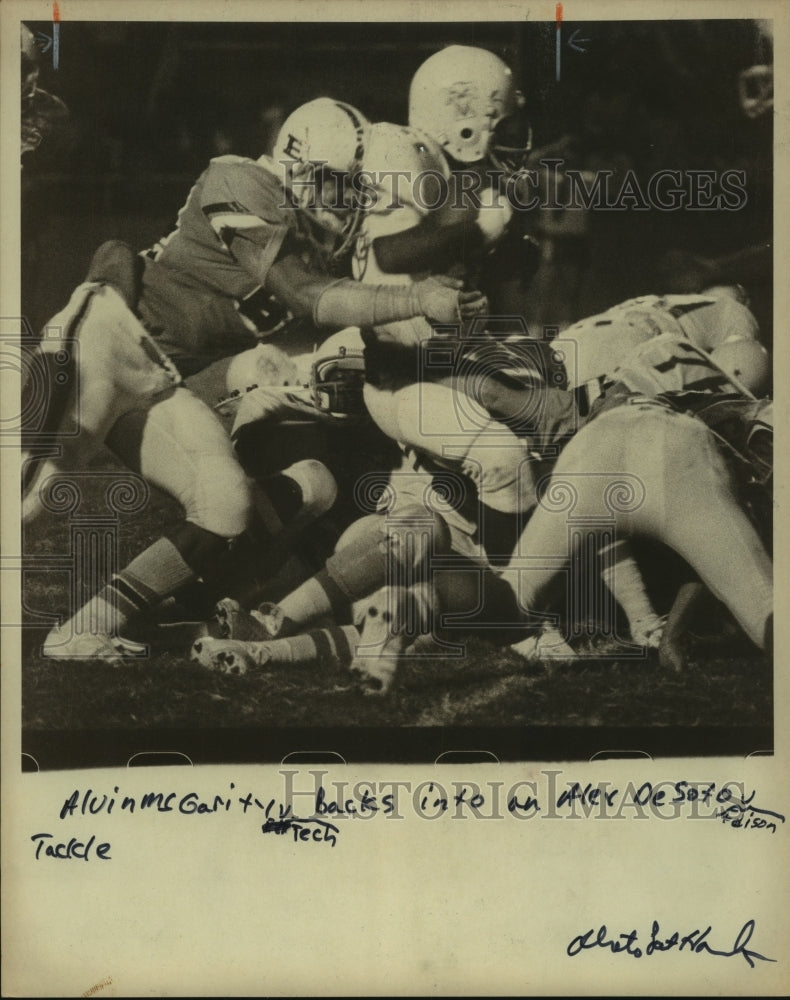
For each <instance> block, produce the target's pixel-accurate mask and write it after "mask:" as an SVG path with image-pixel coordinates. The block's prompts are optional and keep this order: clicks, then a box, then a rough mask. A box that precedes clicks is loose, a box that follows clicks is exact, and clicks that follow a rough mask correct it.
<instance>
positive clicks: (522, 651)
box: [510, 625, 576, 663]
mask: <svg viewBox="0 0 790 1000" xmlns="http://www.w3.org/2000/svg"><path fill="white" fill-rule="evenodd" d="M510 648H511V649H512V650H513V652H514V653H518V655H519V656H521V657H523V659H525V660H527V661H529V662H530V663H536V662H542V661H543V660H552V661H562V662H567V661H569V660H575V659H576V653H575V652H574V650H573V648H572V647H571V646H569V645H568V643H567V642H566V641H565V639H564V638H563V636H562V633H561V632H560V631H559V629H558V628H557V627H556V626H555V625H544V626H543V628H542V629H541V630H540V631H539V632H536V633H535V634H534V635H530V636H527V638H526V639H522V640H521V641H520V642H516V643H513V645H512V646H511V647H510Z"/></svg>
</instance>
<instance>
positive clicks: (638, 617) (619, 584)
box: [600, 538, 659, 636]
mask: <svg viewBox="0 0 790 1000" xmlns="http://www.w3.org/2000/svg"><path fill="white" fill-rule="evenodd" d="M600 556H601V563H602V566H601V576H602V578H603V581H604V583H605V584H606V587H607V589H608V590H609V592H610V593H611V595H612V596H613V597H614V599H615V600H616V601H617V603H618V604H619V605H620V607H621V608H622V609H623V611H624V612H625V615H626V617H627V618H628V624H629V626H630V629H631V633H632V635H634V636H635V634H636V633H637V632H638V631H639V630H640V626H641V627H644V626H645V625H646V624H649V625H652V624H654V623H656V622H657V621H658V620H659V616H658V614H656V611H655V609H654V608H653V605H652V603H651V601H650V598H649V597H648V595H647V591H646V589H645V583H644V580H643V578H642V573H641V571H640V569H639V566H638V565H637V563H636V560H635V559H634V557H633V555H632V554H631V546H630V545H629V543H628V541H627V540H626V539H625V538H621V539H618V540H617V541H615V542H612V543H611V544H610V545H604V546H603V547H602V548H601V550H600Z"/></svg>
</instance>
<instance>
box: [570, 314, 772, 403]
mask: <svg viewBox="0 0 790 1000" xmlns="http://www.w3.org/2000/svg"><path fill="white" fill-rule="evenodd" d="M662 334H674V335H675V336H676V337H685V338H687V339H688V340H690V341H691V342H692V343H693V344H695V345H696V346H697V347H699V348H701V349H702V350H703V351H712V350H713V349H714V348H715V347H718V346H720V345H721V344H723V343H725V341H727V340H732V339H736V338H749V339H756V338H757V335H758V327H757V321H756V320H755V318H754V316H753V315H752V313H751V312H750V311H749V310H748V309H747V308H746V306H744V305H742V304H741V303H740V302H737V301H736V300H735V299H733V298H731V297H730V296H729V295H721V296H712V295H661V296H659V295H643V296H640V297H639V298H635V299H629V300H628V301H627V302H621V303H620V304H619V305H616V306H613V307H612V308H611V309H608V310H607V311H606V312H604V313H599V314H598V315H596V316H589V317H587V318H585V319H582V320H580V321H579V322H578V323H575V324H574V325H573V326H571V327H568V329H567V330H564V331H563V333H562V335H561V339H562V342H563V345H566V344H567V342H568V341H572V342H573V345H574V350H573V351H568V350H567V349H566V347H565V346H563V351H564V354H565V356H566V363H565V368H566V374H567V376H568V385H569V387H570V388H572V389H573V388H576V387H577V386H579V385H583V384H584V383H585V382H589V381H590V380H591V379H595V378H598V377H599V376H601V375H609V374H611V373H612V371H613V370H614V368H615V367H616V366H617V365H618V364H620V363H621V361H622V359H623V357H624V356H625V355H626V354H627V353H629V352H630V351H631V350H633V349H634V348H635V347H637V346H638V345H639V344H641V343H644V342H645V341H647V340H650V339H651V338H653V337H657V336H660V335H662Z"/></svg>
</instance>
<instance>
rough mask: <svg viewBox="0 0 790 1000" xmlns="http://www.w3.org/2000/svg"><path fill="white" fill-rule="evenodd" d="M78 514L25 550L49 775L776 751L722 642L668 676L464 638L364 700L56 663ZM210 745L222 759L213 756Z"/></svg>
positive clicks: (168, 661)
mask: <svg viewBox="0 0 790 1000" xmlns="http://www.w3.org/2000/svg"><path fill="white" fill-rule="evenodd" d="M99 467H102V468H103V469H105V470H112V469H113V468H115V471H116V472H120V471H121V470H120V469H119V468H118V467H117V466H113V460H112V458H111V457H110V456H109V455H108V454H106V455H103V456H101V458H100V460H99V462H98V463H97V466H96V472H97V473H98V472H99ZM106 483H107V480H106V478H105V477H104V476H101V475H98V474H97V475H96V476H95V477H89V478H87V479H86V480H84V481H83V483H82V488H83V497H82V502H81V505H80V507H79V509H78V511H77V514H78V515H79V516H80V517H88V518H90V516H91V515H92V514H93V513H100V512H102V508H103V504H104V497H103V494H104V490H105V489H106ZM105 513H106V510H105ZM74 516H76V515H73V516H72V517H71V518H67V517H63V516H62V515H55V514H49V513H47V514H45V515H43V516H42V518H41V519H40V520H38V521H37V522H36V523H35V525H34V527H33V529H32V530H30V531H29V532H28V535H27V536H26V538H25V542H24V546H25V548H24V551H25V556H26V558H27V566H28V570H27V572H26V575H25V583H24V597H25V609H24V620H25V624H26V629H25V634H24V640H23V647H24V653H23V664H22V669H23V747H27V748H28V749H29V752H31V753H33V755H34V756H36V757H37V759H39V758H40V757H41V755H42V754H43V755H44V757H45V758H46V759H45V760H44V762H43V766H66V765H67V764H69V762H71V764H73V763H74V760H73V753H74V752H75V750H74V748H75V747H76V746H77V745H78V744H80V741H81V744H80V745H81V746H82V751H81V752H82V753H83V755H84V756H85V760H86V761H90V762H92V763H97V762H101V760H100V758H101V754H102V753H103V752H104V751H101V749H100V747H101V746H105V745H107V746H111V747H113V746H115V744H116V743H118V745H119V749H118V750H117V752H118V753H121V752H122V751H123V748H124V747H127V746H128V747H133V748H134V750H139V749H141V748H142V749H144V748H145V747H149V748H151V747H153V746H160V747H161V746H164V747H166V748H169V749H180V748H181V746H182V745H186V746H189V747H193V746H195V745H198V746H201V747H202V749H203V751H204V752H206V753H208V754H209V756H212V754H213V753H216V754H218V755H219V759H229V760H232V759H234V757H235V756H239V755H240V754H241V756H245V755H250V754H251V755H252V756H253V757H256V755H258V754H261V755H262V756H264V757H266V758H267V759H271V757H272V756H275V757H277V759H279V758H280V757H281V756H282V754H280V748H281V747H282V746H287V747H288V748H289V749H301V748H305V749H306V748H309V747H322V748H323V749H331V747H335V746H340V745H346V743H348V742H349V740H350V745H352V746H353V748H354V750H355V752H356V753H357V755H358V756H359V755H363V756H364V755H366V754H368V755H369V756H368V757H367V758H366V759H371V760H376V759H382V760H387V759H412V758H413V757H414V756H415V755H416V756H419V754H420V753H421V752H423V751H424V752H430V753H432V752H433V748H435V747H441V748H443V749H446V748H448V747H449V748H452V749H460V748H463V747H466V746H471V748H473V749H478V750H484V749H489V748H490V749H492V750H494V752H497V751H496V749H495V748H496V747H498V746H500V745H501V746H502V748H503V751H504V753H505V755H507V754H508V753H512V754H514V755H515V756H520V755H521V753H522V752H523V748H524V747H527V748H528V751H529V754H530V755H531V756H532V758H533V759H534V758H535V757H537V758H538V759H541V758H544V757H545V758H546V759H548V751H549V750H551V751H553V756H555V757H567V756H571V757H572V756H576V755H577V754H585V753H587V749H588V748H593V752H595V751H596V750H601V749H605V748H607V747H612V746H613V745H615V744H617V745H618V746H619V745H624V746H631V747H633V748H634V749H640V748H647V747H649V746H652V745H654V744H655V745H658V746H659V749H660V750H661V752H664V753H670V754H673V753H682V752H683V751H684V748H688V747H691V748H692V749H693V751H694V753H695V754H705V753H721V752H728V751H729V748H732V752H750V751H751V750H765V749H769V748H770V744H771V741H772V714H773V694H772V692H773V682H772V669H771V664H770V662H769V661H768V660H767V658H766V657H765V656H762V655H761V654H759V653H757V652H756V651H755V650H754V649H753V648H752V647H751V646H750V645H749V643H748V642H747V641H746V640H745V639H741V638H739V637H738V636H733V634H732V633H731V632H729V631H726V630H725V631H724V632H722V634H721V635H720V636H719V638H718V639H716V640H712V639H711V640H707V641H706V642H705V643H702V642H699V641H698V642H696V644H694V645H693V646H692V648H691V652H690V657H689V663H688V666H687V668H686V670H685V671H683V672H682V673H680V674H675V673H671V672H668V671H666V670H663V669H662V668H661V667H660V665H659V663H658V659H657V656H656V654H655V653H651V654H649V655H647V656H646V657H645V658H644V659H641V660H619V661H618V660H616V659H607V658H606V657H605V656H603V655H602V654H605V653H606V647H605V646H602V645H601V644H600V643H599V644H598V645H596V646H595V647H590V648H588V649H587V650H586V653H585V651H584V650H583V649H581V648H580V649H579V657H578V659H577V660H576V661H575V662H573V663H571V664H554V665H552V664H550V663H546V664H540V663H526V662H525V661H523V660H522V659H521V658H520V657H519V656H517V655H516V654H515V653H514V652H513V651H511V650H510V649H509V648H496V647H494V646H492V645H489V644H486V643H485V642H484V641H483V640H481V639H474V638H473V639H472V640H471V641H470V642H469V644H468V646H467V648H466V655H465V656H463V657H462V658H448V659H435V658H424V657H420V658H412V659H408V660H406V661H405V662H404V663H403V664H402V666H401V667H400V669H399V673H398V677H397V680H396V682H395V685H394V687H393V688H392V689H391V691H390V692H389V693H388V695H387V696H385V697H382V698H371V697H369V696H365V695H363V694H362V693H361V692H360V690H359V689H358V687H357V686H356V685H355V684H354V683H353V680H352V678H351V677H350V675H349V674H348V673H347V672H345V671H342V670H339V669H338V670H333V671H327V670H326V669H321V668H319V667H317V666H309V667H292V668H289V669H287V670H286V669H282V668H280V669H276V670H272V671H268V672H261V673H259V674H256V675H251V674H248V675H246V676H242V677H237V676H224V675H218V674H215V673H211V672H208V671H205V670H203V669H202V668H200V667H199V666H197V665H195V664H193V663H190V662H189V659H188V650H187V649H184V650H183V652H181V651H180V650H177V651H167V652H161V653H157V654H152V655H151V656H150V657H149V658H148V659H146V660H144V661H142V662H139V663H130V664H129V665H128V666H126V667H124V668H110V667H107V666H104V665H101V664H97V663H82V664H80V663H74V664H55V663H53V662H52V661H48V660H46V659H44V658H43V657H42V656H41V654H40V648H41V643H42V641H43V639H44V637H45V635H46V632H47V629H48V627H49V623H50V622H51V621H52V616H54V615H66V614H67V613H68V609H69V592H68V588H69V586H70V583H69V580H70V574H69V572H68V571H67V570H64V569H63V568H59V566H58V564H57V557H58V556H62V555H64V554H67V553H68V552H69V545H70V541H69V539H70V532H71V530H72V526H73V524H74ZM177 519H178V508H177V505H176V504H175V503H174V502H173V501H171V500H170V499H169V498H167V497H165V496H163V495H162V494H159V493H156V492H155V491H152V493H151V496H150V499H149V501H148V503H147V504H146V506H145V507H144V509H142V510H140V511H138V512H135V513H130V514H126V515H121V516H120V518H119V520H118V522H117V546H118V551H117V559H118V564H119V565H123V564H124V563H125V562H126V561H127V560H128V559H129V558H130V557H131V556H132V555H133V554H135V553H136V552H139V551H140V550H141V549H142V548H143V547H144V546H145V545H147V544H148V543H149V542H151V541H153V540H154V539H155V538H157V537H158V536H159V534H160V533H161V531H162V530H163V529H164V528H165V527H166V526H167V525H169V524H171V523H174V522H175V521H177ZM67 562H68V560H67ZM61 565H62V564H61ZM82 583H83V585H84V586H85V587H86V592H87V590H90V589H91V588H90V586H88V581H86V580H83V581H82ZM353 730H358V731H357V732H356V734H355V733H354V732H353ZM289 732H290V733H291V734H292V735H293V734H297V733H298V734H299V735H298V741H297V745H296V746H294V745H292V743H288V741H287V739H285V735H284V734H287V733H289ZM91 734H93V737H92V736H91ZM113 734H115V736H113ZM163 734H166V735H163ZM178 734H184V738H183V739H181V738H180V737H179V736H178ZM187 734H189V735H188V736H187ZM200 734H204V736H205V740H203V739H202V737H201V735H200ZM217 734H219V736H218V735H217ZM278 734H279V736H280V737H281V738H280V739H279V740H278V739H276V737H277V735H278ZM343 734H345V741H346V742H345V743H344V736H343ZM708 735H711V739H710V740H708V739H707V736H708ZM94 737H95V738H94ZM428 737H430V738H428ZM544 737H545V738H544ZM714 737H715V738H714ZM293 738H294V739H297V737H296V735H294V736H293ZM284 739H285V742H283V740H284ZM328 739H331V740H332V743H331V746H330V745H327V742H326V741H327V740H328ZM426 739H427V742H426ZM656 739H658V743H657V744H656ZM196 740H197V744H196V742H195V741H196ZM119 741H120V742H119ZM206 741H208V743H211V741H214V743H216V746H217V748H218V749H216V751H212V752H209V750H208V749H207V745H208V744H207V742H206ZM481 741H486V742H485V743H481ZM121 744H122V746H121ZM407 744H411V745H407ZM240 748H246V749H240ZM250 748H252V749H250ZM519 748H522V749H519ZM286 752H287V751H286ZM500 752H502V751H500ZM225 754H228V755H229V756H228V757H227V758H225ZM97 755H98V757H97ZM111 762H112V763H120V762H121V761H117V760H112V761H111Z"/></svg>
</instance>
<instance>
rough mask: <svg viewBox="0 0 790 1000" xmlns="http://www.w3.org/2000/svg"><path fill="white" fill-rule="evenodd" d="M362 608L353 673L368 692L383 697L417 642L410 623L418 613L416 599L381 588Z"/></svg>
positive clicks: (405, 591) (408, 592) (400, 591)
mask: <svg viewBox="0 0 790 1000" xmlns="http://www.w3.org/2000/svg"><path fill="white" fill-rule="evenodd" d="M360 606H361V608H362V618H361V621H358V622H357V628H358V629H359V644H358V646H357V649H356V655H355V657H354V659H353V660H352V662H351V672H352V673H353V674H354V675H355V676H356V677H357V678H358V679H359V680H361V681H362V683H363V686H364V689H365V691H366V693H368V694H379V695H383V694H386V693H387V691H388V690H389V689H390V687H391V686H392V682H393V681H394V680H395V673H396V671H397V668H398V661H399V659H400V658H401V656H402V655H403V653H404V652H405V651H406V649H407V648H408V647H409V646H410V645H411V644H412V643H413V642H414V640H415V630H414V629H413V628H409V624H410V623H412V622H413V620H414V619H415V617H416V615H417V614H418V612H419V609H418V608H417V607H416V596H415V595H414V593H413V592H412V591H411V590H410V589H407V588H405V587H382V588H381V590H378V591H376V593H375V594H372V595H371V596H370V597H369V598H368V600H367V601H364V602H360Z"/></svg>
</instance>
